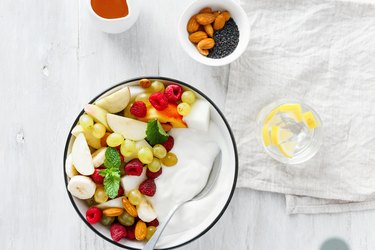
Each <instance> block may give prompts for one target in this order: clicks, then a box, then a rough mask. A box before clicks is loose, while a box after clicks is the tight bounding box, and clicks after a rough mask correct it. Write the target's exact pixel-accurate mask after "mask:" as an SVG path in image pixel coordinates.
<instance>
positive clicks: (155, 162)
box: [147, 157, 161, 173]
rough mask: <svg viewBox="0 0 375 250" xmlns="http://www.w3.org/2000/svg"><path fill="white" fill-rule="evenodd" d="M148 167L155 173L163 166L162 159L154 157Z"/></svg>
mask: <svg viewBox="0 0 375 250" xmlns="http://www.w3.org/2000/svg"><path fill="white" fill-rule="evenodd" d="M147 168H148V170H150V171H151V172H153V173H156V172H158V171H159V170H160V168H161V163H160V160H159V159H158V158H155V157H154V159H152V162H150V163H149V164H148V165H147Z"/></svg>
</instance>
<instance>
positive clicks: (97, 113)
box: [85, 104, 112, 131]
mask: <svg viewBox="0 0 375 250" xmlns="http://www.w3.org/2000/svg"><path fill="white" fill-rule="evenodd" d="M85 112H86V113H87V114H89V115H91V116H92V118H94V120H95V122H99V123H101V124H103V125H104V126H105V127H106V129H107V130H109V131H112V130H111V129H110V127H109V126H108V123H107V114H108V111H106V110H105V109H102V108H101V107H99V106H97V105H95V104H87V105H86V106H85Z"/></svg>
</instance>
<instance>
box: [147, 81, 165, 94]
mask: <svg viewBox="0 0 375 250" xmlns="http://www.w3.org/2000/svg"><path fill="white" fill-rule="evenodd" d="M150 88H151V91H152V92H163V91H164V88H165V87H164V84H163V83H162V82H160V81H154V82H152V83H151V87H150Z"/></svg>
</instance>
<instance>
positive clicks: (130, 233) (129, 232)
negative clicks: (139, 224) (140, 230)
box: [126, 223, 135, 240]
mask: <svg viewBox="0 0 375 250" xmlns="http://www.w3.org/2000/svg"><path fill="white" fill-rule="evenodd" d="M134 224H135V223H134ZM126 238H127V239H129V240H135V226H134V225H133V226H131V227H126Z"/></svg>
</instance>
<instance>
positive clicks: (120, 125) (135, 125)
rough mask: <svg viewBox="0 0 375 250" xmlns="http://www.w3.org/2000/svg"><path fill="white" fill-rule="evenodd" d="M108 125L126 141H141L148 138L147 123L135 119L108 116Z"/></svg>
mask: <svg viewBox="0 0 375 250" xmlns="http://www.w3.org/2000/svg"><path fill="white" fill-rule="evenodd" d="M107 121H108V125H109V126H110V127H111V129H112V130H113V131H114V132H116V133H119V134H121V135H122V136H123V137H124V138H125V139H130V140H134V141H139V140H142V139H144V138H146V128H147V123H145V122H142V121H138V120H135V119H131V118H127V117H123V116H119V115H113V114H107Z"/></svg>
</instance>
